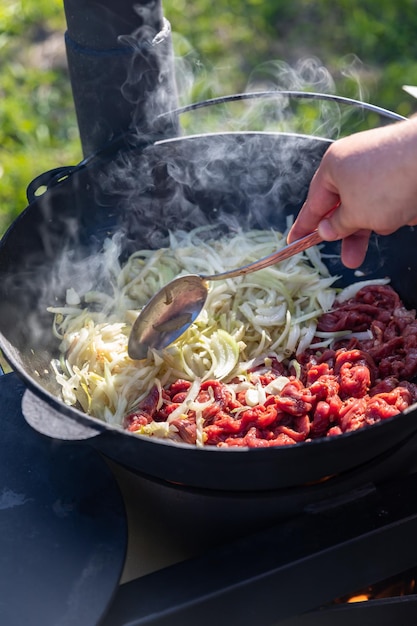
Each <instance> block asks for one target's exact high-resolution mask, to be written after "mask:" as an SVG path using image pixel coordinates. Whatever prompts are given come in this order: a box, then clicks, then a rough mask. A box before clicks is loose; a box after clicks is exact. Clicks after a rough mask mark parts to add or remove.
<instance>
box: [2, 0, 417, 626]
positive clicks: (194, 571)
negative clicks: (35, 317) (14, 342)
mask: <svg viewBox="0 0 417 626" xmlns="http://www.w3.org/2000/svg"><path fill="white" fill-rule="evenodd" d="M119 4H120V3H119ZM102 5H103V6H102V8H103V9H105V10H106V11H107V10H108V9H109V6H110V5H111V2H110V1H108V2H107V3H106V2H103V3H102ZM149 6H151V5H149ZM88 7H89V4H88V3H84V8H85V10H88ZM97 7H98V8H99V5H98V4H96V6H95V10H97ZM119 8H120V9H121V10H120V12H119V13H118V15H119V16H120V20H122V21H123V18H124V17H126V18H127V14H126V15H124V14H123V10H122V8H121V7H119ZM123 8H124V9H126V10H127V9H128V7H126V6H125V7H123ZM145 8H146V6H145ZM129 9H130V7H129ZM153 9H155V10H156V11H157V13H158V15H160V11H159V7H155V6H154V7H153ZM78 10H79V11H81V8H80V7H79V6H78V3H77V2H70V1H68V2H67V3H66V12H67V18H68V16H69V20H68V21H69V26H70V25H71V24H73V21H72V20H75V18H77V20H75V21H78V18H80V23H82V24H84V26H85V25H86V24H88V20H87V22H83V21H82V19H81V18H82V13H81V12H79V13H77V11H78ZM142 15H143V14H142ZM147 15H148V17H149V15H151V16H155V13H152V12H151V13H148V14H147ZM90 17H91V15H90ZM131 17H132V16H131V15H130V16H129V19H131ZM158 19H159V18H158ZM103 23H104V22H103ZM78 27H79V24H78ZM101 32H103V31H101ZM119 32H121V31H119ZM67 43H68V50H69V60H70V69H72V77H73V83H74V82H75V89H74V92H75V94H74V95H75V102H76V106H77V115H78V118H79V124H80V131H81V136H82V140H83V147H84V150H85V151H86V152H87V154H88V153H90V152H93V151H94V150H95V149H97V148H99V147H101V146H102V145H103V144H105V143H107V142H108V141H109V140H110V139H111V138H112V137H113V136H114V135H117V134H118V132H119V131H120V130H124V127H125V126H126V123H127V120H130V121H131V119H132V117H131V114H132V111H131V110H130V111H129V110H128V107H127V108H126V106H125V103H124V104H120V103H118V104H117V102H116V101H117V95H115V94H116V91H115V90H114V89H113V88H112V85H111V84H110V83H109V84H107V85H106V86H105V88H106V89H108V94H110V96H109V97H110V99H113V100H114V101H113V103H112V105H111V106H110V105H109V107H108V111H107V114H108V117H109V120H111V123H110V121H109V124H108V126H107V127H106V128H105V130H104V131H103V127H97V126H94V124H93V123H92V118H93V117H94V116H93V114H92V109H91V106H92V104H91V101H90V102H86V96H85V94H86V92H85V91H83V90H82V88H81V87H82V85H81V83H79V84H78V88H77V81H78V80H81V77H82V76H83V79H84V80H87V78H88V77H87V76H86V72H87V73H88V72H89V71H90V70H91V67H90V66H89V64H85V59H84V58H83V55H84V53H85V50H84V51H83V50H82V46H81V45H79V41H78V44H77V45H74V42H73V41H72V40H71V37H70V35H68V37H67ZM95 46H98V42H95ZM75 56H77V57H78V60H74V57H75ZM105 56H106V59H105V61H103V57H105ZM110 56H111V55H110ZM117 58H118V61H117V62H119V61H120V58H121V57H120V56H119V55H118V57H117ZM80 59H81V61H80ZM94 59H95V61H94V63H98V61H97V59H100V63H103V62H105V63H106V66H107V67H108V63H109V58H108V57H107V55H106V54H96V55H94ZM71 61H72V62H73V65H72V66H71ZM117 62H116V64H117ZM83 63H84V66H83V68H82V69H81V70H80V67H81V66H82V65H83ZM102 67H103V66H102ZM89 68H90V69H89ZM119 69H120V68H119ZM94 72H95V75H96V76H101V75H103V74H100V71H99V68H98V67H97V66H96V67H95V69H94ZM107 75H108V76H110V75H112V72H108V74H107ZM116 75H117V76H120V72H119V70H118V71H116V72H115V73H114V74H113V78H112V79H110V80H113V79H114V77H115V76H116ZM165 78H166V79H167V80H168V79H169V77H168V78H167V75H166V76H165ZM171 87H172V85H171V86H170V85H169V84H168V92H170V93H171V94H173V93H174V90H172V89H171ZM111 94H112V95H111ZM108 102H109V100H107V103H108ZM116 104H117V106H113V105H116ZM106 106H107V105H106ZM112 107H113V110H112V111H111V109H112ZM93 110H94V109H93ZM115 111H116V113H115ZM136 114H137V111H136ZM101 115H102V116H103V117H105V111H102V112H101ZM88 118H89V119H88ZM171 123H172V120H171ZM93 129H94V132H92V131H93ZM90 131H91V132H90ZM176 131H177V129H176V128H175V123H174V126H172V125H171V126H170V127H169V128H165V129H164V133H165V135H170V134H172V135H175V134H176ZM103 132H104V135H105V136H104V135H103ZM23 392H24V387H23V384H22V383H21V381H20V380H19V379H18V377H17V376H16V375H15V374H7V375H4V376H1V377H0V395H1V398H2V411H1V416H0V419H1V420H2V421H3V428H2V432H3V433H4V436H3V437H2V440H1V444H0V445H1V447H2V452H1V455H0V466H1V467H2V471H1V475H2V477H4V483H3V485H2V492H1V495H0V510H1V516H0V522H1V524H2V526H1V528H2V531H3V532H2V537H3V546H2V557H1V559H0V564H1V569H2V571H1V576H0V580H2V582H1V583H0V588H1V589H2V593H1V594H0V596H1V598H2V599H4V598H8V602H7V606H5V603H2V604H1V605H0V615H2V617H3V619H2V623H4V624H10V625H13V624H16V625H17V624H19V626H20V624H22V623H25V622H26V623H42V625H43V626H48V624H51V625H52V624H54V626H55V625H56V624H58V623H63V624H64V623H65V624H74V625H75V624H76V625H77V626H82V625H83V624H85V625H86V626H87V625H88V626H90V625H91V624H98V623H100V624H102V625H103V626H119V625H120V626H123V625H125V624H126V625H127V624H130V625H131V626H133V625H136V624H137V625H139V624H152V625H155V626H156V625H161V626H162V625H167V626H172V625H176V624H178V625H181V626H183V625H185V624H194V623H198V624H200V625H204V624H210V625H211V624H213V623H217V624H225V625H226V624H227V625H229V624H232V623H233V624H242V625H245V624H247V625H252V624H265V625H266V624H271V625H272V624H276V625H280V626H327V624H329V625H330V624H331V625H332V626H335V625H336V626H348V625H349V626H350V625H351V624H352V625H353V624H355V625H357V624H361V625H362V624H367V625H368V624H369V625H371V624H378V626H384V625H385V624H386V625H388V624H389V625H391V624H392V623H393V622H394V620H395V621H397V622H398V623H401V624H402V626H407V625H408V624H410V626H411V625H413V626H414V624H415V621H416V619H415V618H416V614H417V597H416V596H415V595H414V580H415V577H416V576H417V541H416V540H415V537H416V536H417V495H416V494H417V463H416V465H415V466H414V465H413V463H412V458H413V457H414V455H415V448H416V444H417V442H416V438H417V435H415V436H414V437H411V438H410V439H409V440H408V441H407V442H406V443H402V444H401V445H398V446H397V447H396V448H394V449H392V450H391V451H390V453H389V454H385V455H384V456H383V458H377V459H376V460H373V461H372V462H369V463H367V464H364V465H362V466H361V467H358V468H355V469H354V470H351V471H349V472H346V473H344V474H340V475H337V476H330V477H328V478H327V479H326V480H323V481H321V482H318V483H315V484H311V485H304V486H300V487H294V488H290V489H281V490H276V491H268V492H256V493H245V492H241V493H235V492H230V493H229V492H223V493H219V492H211V491H209V490H208V491H205V490H196V489H189V488H186V487H183V486H181V485H172V484H168V483H164V482H163V481H157V480H155V479H152V478H150V477H147V476H145V475H141V474H139V473H138V474H134V473H132V472H131V471H129V470H127V469H125V468H123V467H121V466H119V465H118V464H116V463H114V462H111V461H106V460H104V459H103V457H101V455H99V454H98V453H97V452H96V451H94V450H93V449H92V448H91V447H90V446H89V445H86V444H82V443H72V442H71V443H68V442H64V441H57V440H52V442H51V440H49V439H47V438H44V437H42V436H41V435H39V434H38V433H36V432H35V431H34V430H32V429H31V428H30V427H29V426H28V425H27V423H26V422H25V420H24V418H23V415H22V412H21V399H22V395H23ZM17 450H18V451H19V452H16V451H17ZM69 468H71V471H70V472H69V471H68V469H69ZM86 476H88V480H85V477H86ZM126 550H127V551H126ZM58 573H59V575H58ZM364 598H367V599H368V601H366V602H354V603H352V602H350V600H355V599H356V600H358V599H362V600H363V599H364ZM57 616H59V618H62V620H61V621H59V620H58V618H57Z"/></svg>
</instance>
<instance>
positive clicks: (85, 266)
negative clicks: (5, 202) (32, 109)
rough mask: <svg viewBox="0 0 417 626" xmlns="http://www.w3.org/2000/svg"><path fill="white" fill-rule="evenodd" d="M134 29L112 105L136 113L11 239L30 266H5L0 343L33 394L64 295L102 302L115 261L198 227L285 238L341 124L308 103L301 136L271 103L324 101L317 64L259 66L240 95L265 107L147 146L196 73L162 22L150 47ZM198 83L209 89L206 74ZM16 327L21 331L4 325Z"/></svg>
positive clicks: (326, 80) (322, 105)
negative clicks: (297, 98) (312, 97)
mask: <svg viewBox="0 0 417 626" xmlns="http://www.w3.org/2000/svg"><path fill="white" fill-rule="evenodd" d="M142 9H143V10H147V9H146V7H142ZM142 9H138V11H139V10H142ZM142 17H143V18H144V19H143V21H144V26H143V27H141V28H140V29H139V30H138V31H136V32H134V33H132V34H130V35H125V36H123V37H121V41H122V43H123V44H124V45H129V46H131V47H132V50H133V55H132V63H131V67H130V70H129V73H128V76H127V79H126V81H125V83H124V85H123V89H122V97H123V98H125V99H127V100H128V101H129V102H133V103H134V104H135V107H136V110H135V114H134V116H133V118H132V120H131V128H130V131H131V132H130V134H129V137H128V140H127V141H126V144H125V145H124V146H123V147H122V149H120V150H119V151H118V152H117V153H116V154H114V155H112V158H111V159H110V160H108V159H107V157H104V158H103V159H102V160H100V159H96V160H93V161H92V162H91V163H90V164H89V165H88V167H87V168H85V169H84V170H80V171H78V172H76V173H75V175H73V176H72V177H71V176H70V177H69V179H68V180H66V181H63V182H61V183H59V185H58V187H57V188H51V189H50V190H49V191H48V192H47V193H46V194H45V195H44V196H41V197H39V199H38V200H37V202H36V206H32V207H31V211H32V215H33V214H34V215H35V219H33V220H32V222H31V223H30V225H29V229H28V228H27V227H26V233H27V235H25V236H24V237H23V235H22V233H23V231H25V227H24V224H23V225H21V226H19V225H18V226H17V229H16V238H17V239H19V238H22V237H23V239H24V241H26V239H27V241H28V246H27V249H28V250H32V249H33V254H32V256H28V255H27V253H25V255H23V257H22V258H18V257H16V259H15V262H14V264H13V266H12V270H11V276H10V279H9V281H8V283H7V285H6V283H4V285H3V288H2V289H3V293H4V294H6V295H5V296H4V298H5V300H4V302H5V301H6V300H7V299H8V301H9V302H10V300H11V302H10V304H7V307H8V310H7V311H6V313H5V315H7V316H8V324H7V328H6V335H7V336H9V337H10V338H11V343H12V344H14V345H17V346H18V347H19V350H20V351H21V352H22V353H25V354H27V355H28V360H27V364H26V366H25V367H26V368H27V370H28V374H29V375H33V356H31V354H30V353H29V352H30V351H32V353H33V354H36V359H38V361H39V366H38V370H39V371H40V372H41V373H42V371H45V372H46V374H45V376H46V380H45V383H44V384H45V385H48V384H49V380H48V378H49V376H48V367H49V363H48V360H47V359H48V357H49V356H50V351H52V350H53V345H54V342H53V340H52V336H51V333H52V331H51V327H52V316H51V315H50V314H47V313H46V309H47V307H49V306H55V305H57V304H59V302H62V301H64V299H65V293H66V290H67V289H70V288H73V289H75V291H76V292H77V293H78V294H79V295H80V296H82V295H83V294H84V293H86V292H88V291H91V290H94V289H98V290H106V289H107V290H109V291H110V292H111V284H112V281H113V279H114V274H115V272H116V273H117V271H118V270H119V268H120V264H121V263H123V260H124V259H125V258H126V257H127V256H128V255H129V254H131V253H132V252H134V251H136V250H138V249H144V248H145V249H156V248H161V247H164V246H167V245H169V232H170V231H176V230H185V231H188V230H190V229H192V228H195V227H197V226H206V225H209V224H210V225H213V227H214V228H215V229H217V232H218V234H219V235H220V234H224V233H227V232H229V233H233V232H234V231H237V230H239V229H243V230H249V229H252V228H263V229H265V228H266V229H267V228H276V229H280V230H283V229H285V228H286V225H287V222H286V220H287V217H288V216H289V215H294V214H295V213H297V211H298V210H299V208H300V206H301V204H302V202H303V200H304V197H305V195H306V193H307V188H308V184H309V181H310V179H311V177H312V175H313V173H314V171H315V169H316V168H317V166H318V164H319V161H320V159H321V157H322V155H323V153H324V151H325V150H326V148H327V146H328V143H329V139H328V138H334V137H336V136H337V135H338V134H339V133H340V130H341V126H342V123H343V121H344V119H345V118H344V114H342V113H341V111H340V107H339V106H338V105H337V104H336V103H334V102H319V103H318V115H317V117H314V119H313V121H312V122H311V117H310V118H309V119H310V121H309V126H308V127H307V126H306V123H305V120H304V119H303V116H302V112H303V109H302V105H301V104H300V106H298V105H297V106H295V107H294V106H293V105H294V103H293V101H292V100H291V99H289V98H287V97H283V96H281V95H280V91H283V90H289V89H291V90H297V91H306V90H307V91H308V90H310V91H313V90H314V91H320V92H324V93H334V89H335V82H334V80H333V78H332V76H331V74H330V72H329V71H328V70H327V69H326V68H325V67H324V66H323V65H322V63H321V62H320V61H319V60H318V59H301V60H300V61H299V62H298V63H297V64H296V65H295V66H293V67H292V66H290V65H288V64H287V63H285V62H283V61H270V62H268V63H264V64H262V65H261V66H259V67H257V68H255V69H254V70H253V72H252V73H251V75H250V77H249V80H248V84H247V87H246V90H245V92H253V91H262V90H268V91H273V92H276V95H277V97H276V98H275V97H274V98H268V99H266V100H265V99H262V98H260V99H259V100H258V99H253V100H251V99H247V100H245V99H243V100H240V101H238V102H236V103H233V104H231V105H230V106H229V105H227V106H219V107H217V108H216V107H207V108H204V109H203V110H202V111H200V112H198V113H197V112H192V113H190V114H188V117H187V116H184V117H182V116H181V123H183V124H184V125H183V131H184V134H185V135H186V136H184V137H182V138H180V137H178V136H177V137H176V138H175V139H174V140H171V141H170V140H166V139H163V140H161V141H159V142H156V143H155V136H159V137H160V138H161V137H162V138H164V137H166V136H167V135H179V134H180V133H179V129H178V128H177V127H176V116H175V115H174V116H171V115H169V114H167V112H169V111H171V110H172V109H175V106H176V105H177V103H178V101H179V100H183V101H184V100H185V101H187V98H188V97H189V95H190V94H191V93H192V89H193V84H194V79H195V73H196V72H198V75H199V79H201V77H202V76H203V75H204V73H205V72H206V70H205V68H204V66H203V65H202V64H201V62H200V61H199V60H198V58H197V56H196V55H195V53H194V51H193V50H192V48H191V47H190V46H187V45H184V43H185V42H184V41H183V42H182V46H181V47H182V49H183V50H184V54H183V56H181V57H178V58H175V62H174V63H173V61H172V59H171V57H170V43H171V39H170V37H171V33H170V29H169V24H168V23H167V22H166V21H164V23H163V29H162V31H161V32H160V33H158V34H157V35H156V36H155V33H154V32H153V31H152V29H150V28H149V26H147V25H146V16H142ZM174 70H175V74H176V81H175V83H176V86H177V89H178V93H177V91H176V89H175V87H174V85H173V81H172V76H173V74H174ZM349 71H351V70H349ZM206 76H208V80H210V81H211V82H212V84H214V83H215V76H210V72H206ZM139 83H140V86H141V88H140V89H139V90H138V84H139ZM138 92H139V93H140V94H141V95H140V97H138ZM177 96H178V97H177ZM188 101H189V100H188ZM300 114H301V115H300ZM266 130H268V131H270V132H265V131H266ZM174 131H175V132H174ZM225 131H227V132H225ZM230 131H232V132H230ZM243 131H245V132H243ZM246 131H250V132H246ZM187 135H188V136H187ZM190 135H195V136H190ZM320 137H324V139H323V140H321V139H320ZM31 229H32V230H33V232H31ZM214 235H215V231H214ZM13 236H14V235H13V234H12V236H11V237H12V239H13ZM210 236H211V237H212V236H213V230H211V232H210ZM109 238H110V239H112V245H113V248H112V255H113V256H112V262H111V263H110V264H107V263H106V261H105V260H104V259H108V255H103V246H104V247H105V246H106V245H108V244H107V243H106V241H107V240H108V239H109ZM8 245H10V244H8ZM19 315H20V319H21V320H22V322H19V321H18V322H15V320H16V319H17V318H18V316H19ZM26 322H28V325H27V326H28V327H26Z"/></svg>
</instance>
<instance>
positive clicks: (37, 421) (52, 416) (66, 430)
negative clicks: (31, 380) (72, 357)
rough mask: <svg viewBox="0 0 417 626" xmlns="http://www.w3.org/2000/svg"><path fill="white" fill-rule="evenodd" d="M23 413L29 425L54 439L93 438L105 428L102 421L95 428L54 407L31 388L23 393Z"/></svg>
mask: <svg viewBox="0 0 417 626" xmlns="http://www.w3.org/2000/svg"><path fill="white" fill-rule="evenodd" d="M22 413H23V416H24V418H25V420H26V422H27V423H28V424H29V426H31V427H32V428H33V429H34V430H36V431H37V432H39V433H41V434H42V435H46V436H47V437H51V438H53V439H63V440H69V441H81V440H85V439H91V438H92V437H95V436H96V435H99V434H100V433H101V432H103V430H104V427H103V426H101V423H100V422H98V423H97V428H95V427H94V426H89V425H87V424H85V423H82V422H81V421H77V420H76V419H74V418H73V417H69V416H68V415H65V414H64V413H63V412H61V411H58V410H57V409H54V408H53V407H52V406H50V405H49V404H47V403H46V402H45V401H44V400H41V399H40V398H38V396H37V395H35V394H34V393H33V392H32V391H29V389H26V390H25V392H24V394H23V398H22Z"/></svg>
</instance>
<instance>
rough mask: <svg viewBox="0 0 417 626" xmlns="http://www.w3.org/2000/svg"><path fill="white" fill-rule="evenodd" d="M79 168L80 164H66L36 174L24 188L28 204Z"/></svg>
mask: <svg viewBox="0 0 417 626" xmlns="http://www.w3.org/2000/svg"><path fill="white" fill-rule="evenodd" d="M78 169H80V165H66V166H63V167H55V168H54V169H52V170H48V171H46V172H43V173H42V174H39V176H36V178H34V179H33V180H32V181H31V182H30V183H29V185H28V186H27V188H26V197H27V199H28V202H29V204H31V203H32V202H34V201H35V200H37V198H39V197H40V196H41V195H42V193H44V192H45V191H47V190H48V189H49V188H50V187H53V186H54V185H57V184H58V183H60V182H61V181H63V180H65V179H66V178H68V176H69V175H70V174H72V173H73V172H74V171H75V170H78Z"/></svg>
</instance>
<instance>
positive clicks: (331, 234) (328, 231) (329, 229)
mask: <svg viewBox="0 0 417 626" xmlns="http://www.w3.org/2000/svg"><path fill="white" fill-rule="evenodd" d="M317 230H318V233H319V235H320V237H321V238H322V239H324V241H334V240H335V239H338V235H337V232H336V231H335V230H334V228H333V226H332V225H331V223H330V221H329V220H326V219H324V220H321V222H320V224H319V225H318V227H317Z"/></svg>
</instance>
